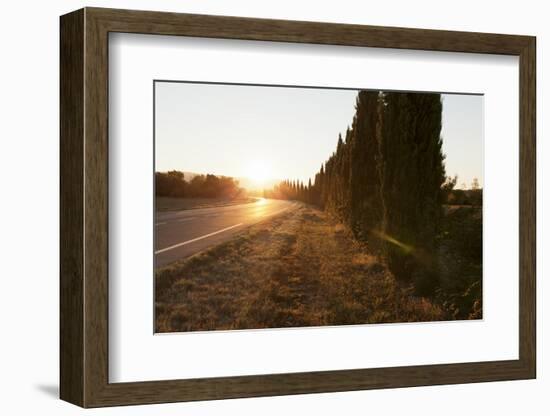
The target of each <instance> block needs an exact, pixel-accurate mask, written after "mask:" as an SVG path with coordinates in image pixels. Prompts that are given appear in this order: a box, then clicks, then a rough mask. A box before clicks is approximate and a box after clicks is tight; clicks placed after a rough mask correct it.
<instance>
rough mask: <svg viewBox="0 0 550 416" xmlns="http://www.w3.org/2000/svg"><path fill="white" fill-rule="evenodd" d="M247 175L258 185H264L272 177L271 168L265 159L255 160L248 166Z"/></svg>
mask: <svg viewBox="0 0 550 416" xmlns="http://www.w3.org/2000/svg"><path fill="white" fill-rule="evenodd" d="M246 176H247V177H248V179H250V180H251V181H252V182H254V183H255V184H256V185H264V184H265V182H266V181H267V180H268V179H270V178H271V168H270V166H269V164H267V163H266V162H265V161H262V160H253V161H252V162H251V163H250V164H249V165H248V167H247V170H246Z"/></svg>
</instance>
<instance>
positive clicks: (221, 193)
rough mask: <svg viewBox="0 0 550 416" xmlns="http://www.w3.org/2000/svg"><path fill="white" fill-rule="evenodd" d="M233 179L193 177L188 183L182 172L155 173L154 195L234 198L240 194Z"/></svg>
mask: <svg viewBox="0 0 550 416" xmlns="http://www.w3.org/2000/svg"><path fill="white" fill-rule="evenodd" d="M242 191H243V190H242V188H240V187H239V182H238V181H237V180H235V179H234V178H230V177H227V176H216V175H211V174H207V175H195V176H193V178H192V179H191V180H190V181H189V182H188V181H186V180H185V174H184V173H183V172H180V171H177V170H172V171H169V172H156V173H155V195H156V196H169V197H178V198H223V197H226V198H234V197H236V196H237V195H239V194H240V193H241V192H242Z"/></svg>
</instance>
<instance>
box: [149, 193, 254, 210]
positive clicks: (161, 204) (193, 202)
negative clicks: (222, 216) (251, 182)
mask: <svg viewBox="0 0 550 416" xmlns="http://www.w3.org/2000/svg"><path fill="white" fill-rule="evenodd" d="M256 200H257V199H256V198H250V197H239V198H233V199H228V198H173V197H167V196H157V197H156V198H155V205H156V210H157V211H180V210H185V209H196V208H210V207H222V206H227V205H238V204H249V203H252V202H256Z"/></svg>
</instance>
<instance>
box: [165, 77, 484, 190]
mask: <svg viewBox="0 0 550 416" xmlns="http://www.w3.org/2000/svg"><path fill="white" fill-rule="evenodd" d="M356 96H357V90H340V89H316V88H288V87H265V86H248V85H246V86H243V85H226V84H196V83H181V82H156V83H155V141H156V143H155V170H156V171H158V172H165V171H168V170H174V169H175V170H181V171H186V172H194V173H214V174H217V175H225V176H232V177H237V178H244V177H252V178H251V179H257V180H258V181H259V182H261V181H262V180H267V179H287V178H289V179H300V180H303V181H304V182H306V183H307V180H308V179H309V178H312V181H313V177H314V175H315V173H316V172H317V171H318V170H319V168H320V166H321V163H323V162H324V161H326V160H327V159H328V158H329V156H330V155H331V154H332V152H333V151H334V150H335V149H336V142H337V140H338V133H342V136H344V134H345V131H346V127H347V126H348V125H351V122H352V119H353V115H354V112H355V110H354V106H355V98H356ZM441 134H442V137H443V151H444V153H445V154H446V155H447V159H446V168H447V175H449V176H454V175H455V174H458V185H460V184H462V183H463V182H464V183H466V184H467V185H468V186H469V185H470V184H471V182H472V179H473V178H474V177H477V178H478V179H479V182H480V184H481V185H483V165H482V162H483V153H482V150H483V97H482V96H474V95H448V94H444V95H443V129H442V133H441ZM254 177H255V178H254Z"/></svg>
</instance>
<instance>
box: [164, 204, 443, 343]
mask: <svg viewBox="0 0 550 416" xmlns="http://www.w3.org/2000/svg"><path fill="white" fill-rule="evenodd" d="M411 293H412V291H411V290H409V289H406V288H403V287H401V286H400V285H399V284H398V283H397V282H396V280H395V278H394V277H393V276H392V275H391V274H390V273H389V272H388V270H387V268H386V266H385V265H384V264H383V263H381V262H379V261H378V260H377V258H376V257H375V256H373V255H371V254H369V250H368V247H365V246H364V245H361V244H359V243H357V242H356V241H355V240H354V239H353V238H352V237H351V236H350V235H348V233H347V231H346V230H345V228H344V227H342V226H341V225H338V224H335V223H333V222H331V221H330V220H329V219H328V218H327V217H326V216H325V214H324V213H322V212H319V211H316V210H313V209H310V208H306V207H301V208H299V209H298V210H297V211H294V212H288V213H285V214H283V215H281V216H279V217H277V218H274V219H272V220H270V221H266V222H263V223H260V224H256V225H255V226H253V227H251V228H249V229H248V231H246V232H245V233H243V234H241V235H240V236H238V237H236V238H235V239H233V240H231V241H229V242H227V243H224V244H221V245H219V246H216V247H214V248H212V249H210V250H208V251H206V252H203V253H201V254H199V255H197V256H194V257H192V258H190V259H188V260H186V261H183V262H180V263H177V264H175V265H172V266H170V267H167V268H165V269H161V270H159V271H158V272H157V274H156V296H157V298H156V330H157V332H174V331H195V330H222V329H251V328H280V327H299V326H322V325H348V324H365V323H388V322H419V321H436V320H443V319H448V316H446V314H445V313H444V312H443V311H442V309H441V308H439V307H438V306H436V305H434V304H432V303H431V302H430V301H429V300H427V299H424V298H417V297H413V296H412V295H411Z"/></svg>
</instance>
